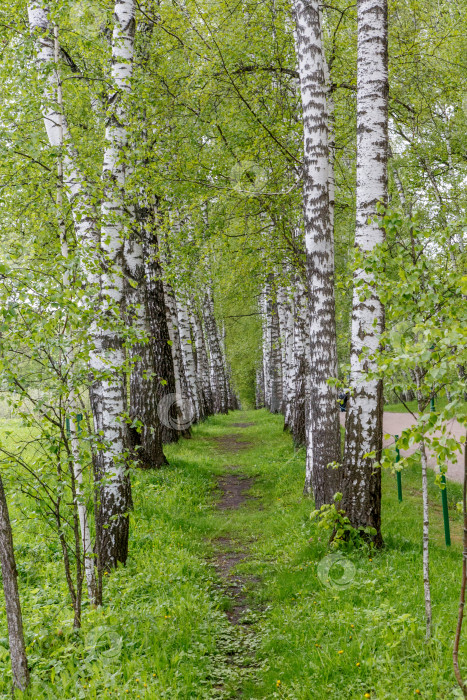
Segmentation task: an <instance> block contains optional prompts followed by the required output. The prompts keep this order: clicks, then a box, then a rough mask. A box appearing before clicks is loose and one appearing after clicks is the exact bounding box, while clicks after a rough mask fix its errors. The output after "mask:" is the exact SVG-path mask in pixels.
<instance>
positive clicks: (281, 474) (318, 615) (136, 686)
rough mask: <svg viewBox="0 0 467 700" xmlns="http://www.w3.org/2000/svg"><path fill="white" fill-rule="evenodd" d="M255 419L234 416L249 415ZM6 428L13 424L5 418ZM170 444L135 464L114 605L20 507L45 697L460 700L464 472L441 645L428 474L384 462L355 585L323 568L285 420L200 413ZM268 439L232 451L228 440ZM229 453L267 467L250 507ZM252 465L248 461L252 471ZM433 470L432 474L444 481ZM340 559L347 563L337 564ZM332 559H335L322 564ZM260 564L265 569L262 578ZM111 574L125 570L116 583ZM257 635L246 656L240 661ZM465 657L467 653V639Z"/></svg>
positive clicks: (435, 511) (2, 667) (2, 670)
mask: <svg viewBox="0 0 467 700" xmlns="http://www.w3.org/2000/svg"><path fill="white" fill-rule="evenodd" d="M240 421H245V422H249V421H251V422H254V423H255V424H254V425H252V426H249V427H245V428H241V427H233V426H232V423H235V422H240ZM5 423H6V422H5ZM193 433H194V437H193V439H192V440H189V441H182V442H180V444H178V445H175V446H170V447H168V448H167V450H166V452H167V455H168V457H169V459H170V466H169V467H167V468H164V469H163V470H160V471H155V472H145V473H143V472H138V473H135V474H134V475H133V486H134V495H135V511H134V513H133V514H132V516H131V519H132V523H131V533H132V534H131V545H130V559H129V562H128V565H127V566H126V567H125V568H122V569H120V570H119V571H118V572H115V573H113V574H112V575H111V576H109V577H106V582H105V605H104V608H103V609H102V610H93V609H91V608H89V607H86V606H85V610H84V614H83V628H82V630H81V631H80V632H79V633H75V632H73V630H72V613H71V608H70V607H68V606H67V605H66V604H65V603H64V601H66V600H67V596H66V592H65V587H64V584H63V583H62V582H63V572H62V569H61V566H62V565H61V556H60V552H59V549H58V546H57V545H56V543H55V541H54V540H53V538H52V537H48V536H46V534H44V533H42V534H41V532H42V528H41V526H40V524H39V522H38V520H37V518H30V517H28V515H30V514H31V513H30V512H29V513H28V508H27V504H26V503H25V502H24V503H23V508H22V512H21V511H20V510H19V508H18V507H17V506H16V507H13V509H12V510H13V512H12V516H13V519H14V522H13V528H14V537H15V545H16V550H17V554H18V569H19V575H20V589H21V596H22V601H23V606H24V623H25V632H26V637H27V645H28V654H29V659H30V663H31V667H32V676H33V680H34V686H33V690H32V692H31V693H30V694H29V695H28V697H32V698H34V700H36V699H40V698H55V697H56V698H64V699H70V700H71V699H72V698H73V699H74V698H105V697H112V698H123V697H130V698H138V697H141V698H154V699H156V698H157V699H158V698H169V699H170V700H172V699H174V700H175V699H177V698H180V699H182V698H183V699H185V698H193V699H198V698H200V699H202V698H221V697H224V698H238V697H240V694H241V697H243V698H251V699H253V698H290V699H291V700H292V699H294V700H295V699H296V700H310V699H315V698H316V699H318V700H321V699H323V700H324V698H329V697H332V698H336V699H338V700H347V699H348V700H350V699H352V700H353V699H356V698H363V697H371V698H378V699H379V700H381V699H382V698H390V699H393V700H406V698H410V697H417V696H420V697H423V698H430V699H433V700H435V699H438V698H453V697H456V695H455V691H454V688H455V680H454V676H453V672H452V662H451V649H452V639H453V630H454V628H455V620H456V615H457V601H458V590H459V579H460V569H461V554H460V552H461V548H460V539H461V524H460V516H459V514H458V513H456V510H455V502H456V501H457V500H460V487H459V486H458V485H454V484H453V485H451V484H449V497H450V504H451V516H452V518H451V521H452V522H451V526H452V538H453V545H452V547H451V548H450V549H447V548H446V547H445V545H444V538H443V529H442V513H441V499H440V492H439V490H438V489H437V487H436V486H435V485H434V483H433V484H432V486H431V487H430V488H431V492H430V496H431V500H432V507H431V519H432V528H431V533H432V534H431V581H432V595H433V613H434V636H433V639H432V641H431V642H430V643H428V644H427V643H426V642H425V640H424V633H425V625H424V605H423V584H422V562H421V557H422V549H421V533H422V516H421V493H420V476H419V474H418V473H417V470H416V469H413V471H410V472H405V473H404V475H403V489H404V490H403V494H404V499H403V502H402V503H401V504H399V503H398V500H397V490H396V484H395V477H394V475H392V474H389V473H386V474H384V506H383V518H384V539H385V543H386V546H385V548H384V549H383V550H382V551H381V552H374V553H371V552H368V551H365V550H361V551H353V552H348V553H346V556H347V558H348V560H349V561H350V563H349V564H345V565H344V571H345V575H346V576H347V581H348V584H347V585H346V586H344V587H341V588H337V587H327V585H325V584H326V578H325V577H323V576H321V578H322V579H323V580H320V577H319V576H318V568H317V564H318V563H319V562H320V561H321V560H322V559H323V558H324V557H325V556H327V555H328V554H329V550H328V547H327V542H326V536H325V535H324V533H322V532H321V531H320V530H318V528H317V525H316V524H315V523H313V522H311V521H310V519H309V514H310V512H311V510H312V503H311V502H310V501H309V500H308V499H304V498H303V497H302V485H303V475H304V474H303V472H304V454H303V450H301V451H297V452H294V450H293V448H292V444H291V440H290V437H289V436H287V435H285V434H284V433H283V431H282V418H281V417H279V416H270V415H269V414H267V413H266V412H265V411H251V412H242V413H240V412H237V413H233V414H230V415H229V416H226V417H215V418H212V419H210V420H209V421H206V422H205V423H204V424H202V425H200V426H198V427H197V428H195V430H194V431H193ZM228 434H236V435H237V436H238V440H244V441H248V442H249V443H251V444H250V445H249V448H248V449H244V450H240V451H237V452H229V451H228V445H222V444H221V443H216V441H215V438H216V437H219V436H222V435H228ZM228 465H239V467H240V469H239V470H237V472H241V473H244V474H248V475H249V476H254V477H256V481H255V483H254V486H253V487H252V490H251V494H252V495H254V496H256V497H257V498H255V499H251V500H248V501H247V502H246V503H245V504H244V505H242V506H241V507H240V508H239V509H238V510H234V511H218V510H216V509H215V507H214V503H215V500H216V490H215V489H216V475H220V474H223V473H225V471H226V467H227V466H228ZM237 472H236V473H237ZM433 480H434V479H432V481H433ZM218 538H229V539H230V540H233V541H234V542H235V543H238V546H239V547H243V548H246V551H247V556H246V558H245V559H243V560H241V561H240V563H239V564H238V565H237V571H238V574H239V576H242V575H243V576H245V577H246V578H245V580H247V581H250V583H249V584H248V585H247V595H248V605H249V608H250V612H249V613H248V616H247V617H248V620H247V621H248V622H249V625H248V630H249V637H248V639H249V640H250V641H249V647H246V646H245V643H244V642H245V637H244V633H243V629H240V628H245V627H246V626H245V625H240V626H238V627H236V626H232V625H230V623H229V622H228V620H227V617H226V616H225V614H224V612H223V610H225V608H226V607H227V606H228V601H227V600H226V598H225V595H224V593H223V592H222V589H221V587H220V586H219V582H218V579H217V577H216V574H215V570H214V568H213V566H212V563H211V558H212V554H213V548H214V546H215V543H216V540H217V539H218ZM336 566H337V567H339V566H342V564H340V565H336ZM320 571H321V569H320ZM249 577H251V578H249ZM107 578H108V580H107ZM242 634H243V647H242V650H241V652H240V655H243V656H242V659H241V660H240V662H239V660H238V658H237V662H236V664H235V665H233V664H232V663H231V662H230V659H231V658H232V654H234V653H237V655H238V639H239V637H240V636H241V635H242ZM0 635H1V636H0V676H1V680H0V697H2V698H7V697H10V695H9V692H10V691H9V688H10V683H11V675H10V666H9V658H8V651H7V632H6V624H5V615H4V608H3V607H2V611H1V618H0ZM461 649H462V653H461V658H462V659H466V657H467V645H465V644H462V647H461Z"/></svg>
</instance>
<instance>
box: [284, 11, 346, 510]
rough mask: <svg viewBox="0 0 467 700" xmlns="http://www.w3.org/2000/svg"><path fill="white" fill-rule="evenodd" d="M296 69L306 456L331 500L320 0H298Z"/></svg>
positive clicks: (333, 355) (330, 258)
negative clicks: (306, 348) (306, 310)
mask: <svg viewBox="0 0 467 700" xmlns="http://www.w3.org/2000/svg"><path fill="white" fill-rule="evenodd" d="M294 11H295V27H296V32H295V36H296V44H297V59H298V72H299V75H300V91H301V98H302V116H303V143H304V159H303V163H304V168H303V218H304V225H305V250H306V269H307V284H308V298H309V307H310V343H311V366H310V402H309V406H308V410H309V412H310V415H309V417H308V420H309V430H308V431H307V432H308V436H309V438H308V440H307V461H308V464H309V467H310V476H311V482H312V485H313V493H314V497H315V504H316V507H317V508H320V507H321V506H322V505H323V504H324V503H330V502H332V499H333V495H334V492H335V490H336V486H337V476H336V472H333V471H330V470H329V469H328V464H329V463H330V462H339V461H340V427H339V412H338V404H337V390H336V389H335V388H334V387H332V386H330V385H329V384H328V379H330V378H331V377H336V376H337V337H336V323H335V298H334V244H333V230H332V221H331V213H330V206H329V148H328V123H327V120H328V112H327V109H328V107H327V103H326V96H327V85H326V65H325V64H326V59H325V56H324V49H323V45H322V31H321V17H320V10H319V3H318V1H317V0H311V1H309V2H304V1H303V0H295V2H294Z"/></svg>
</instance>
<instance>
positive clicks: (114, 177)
mask: <svg viewBox="0 0 467 700" xmlns="http://www.w3.org/2000/svg"><path fill="white" fill-rule="evenodd" d="M28 16H29V26H30V29H31V33H32V34H33V36H34V39H35V46H36V57H37V62H38V65H39V67H40V68H41V69H43V72H44V73H45V75H46V79H45V89H44V100H43V115H44V125H45V128H46V132H47V136H48V139H49V142H50V144H51V145H52V146H54V147H59V146H60V144H61V142H62V140H63V181H64V190H65V192H66V194H67V197H68V199H69V202H70V205H71V209H72V214H73V219H74V226H75V231H76V236H77V239H78V241H79V243H80V245H81V247H82V251H83V253H82V260H83V266H84V271H85V273H86V277H87V279H88V282H89V283H90V284H91V285H94V286H98V287H99V289H100V297H101V302H102V309H101V316H100V319H99V321H96V322H95V323H94V324H93V327H92V328H91V331H90V332H91V334H92V337H93V340H94V347H93V349H92V351H91V354H90V364H91V369H92V371H93V372H94V375H95V382H94V385H93V388H92V409H93V413H94V418H95V427H96V429H97V432H100V433H101V434H102V436H103V442H104V444H105V448H104V449H102V450H101V451H100V452H99V455H98V457H97V460H96V465H97V472H98V477H99V479H100V481H101V493H100V509H99V523H97V528H98V533H99V538H100V543H99V547H100V556H101V562H102V565H103V566H104V567H106V568H111V567H113V566H116V565H117V562H118V561H122V562H125V561H126V557H127V552H128V510H129V508H130V507H131V487H130V482H129V477H128V474H127V473H126V465H125V455H126V454H127V453H128V448H129V434H128V429H127V426H126V424H125V422H124V420H123V416H124V413H125V411H126V374H125V371H124V368H125V352H124V347H123V341H122V337H121V334H120V333H119V331H118V329H115V323H114V312H115V311H116V312H117V316H119V317H120V318H123V314H122V310H123V302H124V284H123V270H122V258H123V254H124V253H123V247H124V240H125V224H124V222H125V211H124V203H123V189H124V183H125V165H124V159H123V151H124V150H125V147H126V145H127V141H128V134H127V127H126V124H125V122H126V119H127V113H126V109H127V103H126V100H125V99H124V96H128V93H129V91H130V81H131V75H132V58H133V50H134V32H135V7H134V3H133V2H132V1H131V0H122V1H121V2H119V1H117V2H116V3H115V7H114V28H113V33H112V66H111V71H110V81H111V85H112V90H113V92H112V94H111V95H109V101H108V107H109V109H108V114H107V124H106V129H105V148H104V158H103V166H102V176H103V183H104V195H103V199H102V205H101V219H102V223H101V232H100V236H99V233H98V230H97V225H96V217H97V212H96V211H95V208H94V206H93V203H92V199H91V196H90V193H89V189H88V185H87V183H86V182H85V180H84V178H83V175H82V173H81V172H80V170H79V168H78V166H77V158H76V153H75V151H74V148H73V143H72V139H71V137H70V134H69V131H68V128H67V123H66V119H65V117H64V115H61V114H60V112H59V111H58V109H57V106H56V102H55V100H54V95H55V89H56V84H57V75H56V71H54V70H53V64H54V60H55V57H54V42H53V38H52V36H51V32H50V23H49V19H48V6H47V5H45V4H44V5H42V3H40V2H30V3H29V5H28ZM100 256H102V258H103V263H102V261H101V257H100Z"/></svg>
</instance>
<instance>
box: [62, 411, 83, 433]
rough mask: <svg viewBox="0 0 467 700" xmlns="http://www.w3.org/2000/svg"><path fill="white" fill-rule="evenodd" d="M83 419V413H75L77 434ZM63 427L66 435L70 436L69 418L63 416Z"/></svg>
mask: <svg viewBox="0 0 467 700" xmlns="http://www.w3.org/2000/svg"><path fill="white" fill-rule="evenodd" d="M82 420H83V414H82V413H77V414H76V422H77V424H78V435H79V434H80V432H81V421H82ZM65 428H66V434H67V435H68V437H70V434H71V427H70V419H69V418H65Z"/></svg>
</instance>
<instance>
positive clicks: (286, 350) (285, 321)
mask: <svg viewBox="0 0 467 700" xmlns="http://www.w3.org/2000/svg"><path fill="white" fill-rule="evenodd" d="M277 307H278V311H279V326H280V336H281V357H282V413H283V414H284V430H290V429H291V428H292V401H293V383H294V382H293V380H294V371H293V313H292V305H291V300H290V294H289V290H288V289H287V288H284V287H282V286H281V287H280V288H279V289H278V293H277Z"/></svg>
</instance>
